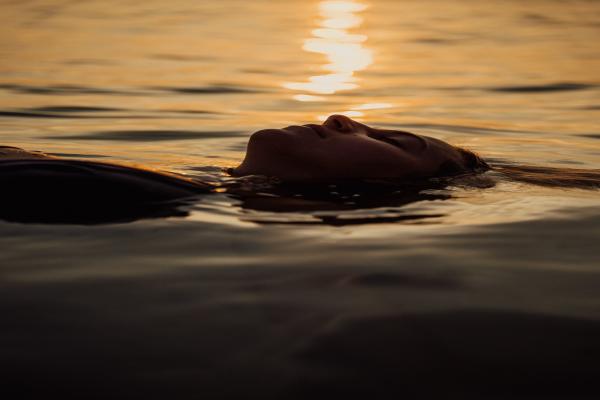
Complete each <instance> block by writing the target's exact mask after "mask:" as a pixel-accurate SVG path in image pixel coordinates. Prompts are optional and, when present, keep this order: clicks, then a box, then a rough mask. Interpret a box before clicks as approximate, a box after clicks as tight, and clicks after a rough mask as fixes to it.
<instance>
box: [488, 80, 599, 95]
mask: <svg viewBox="0 0 600 400" xmlns="http://www.w3.org/2000/svg"><path fill="white" fill-rule="evenodd" d="M593 87H596V85H591V84H585V83H572V82H558V83H549V84H547V85H523V86H499V87H493V88H489V89H488V90H489V91H492V92H504V93H545V92H564V91H571V90H584V89H590V88H593Z"/></svg>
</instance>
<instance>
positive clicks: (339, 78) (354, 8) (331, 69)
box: [283, 1, 373, 101]
mask: <svg viewBox="0 0 600 400" xmlns="http://www.w3.org/2000/svg"><path fill="white" fill-rule="evenodd" d="M366 8H367V6H366V5H364V4H362V3H360V2H356V1H323V2H321V3H320V4H319V16H320V17H321V19H320V20H319V27H318V28H316V29H314V30H313V31H312V32H311V33H312V37H310V38H308V39H306V40H305V41H304V45H303V47H302V48H303V50H305V51H307V52H311V53H319V54H324V55H325V56H326V57H327V61H328V63H327V64H325V65H323V67H322V69H323V70H325V71H327V73H325V74H321V75H315V76H311V77H310V78H309V79H308V82H288V83H285V84H284V85H283V86H284V87H285V88H288V89H292V90H297V91H302V92H308V93H311V94H307V93H304V94H300V95H295V96H294V97H293V98H294V99H295V100H298V101H322V100H324V98H323V97H321V96H314V94H316V95H330V94H334V93H336V92H338V91H342V90H352V89H356V88H357V87H358V84H357V80H356V77H355V76H354V73H355V72H356V71H360V70H364V69H365V68H367V67H368V66H369V65H371V64H372V63H373V55H372V52H371V50H369V49H367V48H366V47H364V46H363V43H364V42H365V41H366V40H367V36H366V35H359V34H354V33H350V32H348V30H349V29H352V28H357V27H359V26H360V25H361V24H362V22H363V19H362V17H360V16H359V15H357V13H359V12H361V11H364V10H365V9H366Z"/></svg>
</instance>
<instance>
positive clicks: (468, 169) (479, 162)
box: [436, 147, 490, 176]
mask: <svg viewBox="0 0 600 400" xmlns="http://www.w3.org/2000/svg"><path fill="white" fill-rule="evenodd" d="M455 149H456V150H458V152H459V154H460V156H461V157H462V163H458V162H456V161H454V160H447V161H444V162H443V163H442V164H441V165H440V168H439V169H438V172H437V174H436V175H437V176H455V175H462V174H468V173H480V172H485V171H487V170H489V169H490V166H489V165H488V163H486V162H485V161H484V160H483V159H482V158H481V157H479V156H478V155H477V154H475V153H474V152H472V151H471V150H467V149H463V148H462V147H455Z"/></svg>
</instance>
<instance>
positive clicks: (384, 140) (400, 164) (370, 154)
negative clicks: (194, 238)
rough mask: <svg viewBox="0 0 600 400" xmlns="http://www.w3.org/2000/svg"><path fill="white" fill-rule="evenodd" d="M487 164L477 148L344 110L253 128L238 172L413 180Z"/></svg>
mask: <svg viewBox="0 0 600 400" xmlns="http://www.w3.org/2000/svg"><path fill="white" fill-rule="evenodd" d="M488 169H489V166H488V164H487V163H486V162H485V161H483V159H481V158H480V157H478V156H477V155H475V154H474V153H472V152H470V151H468V150H465V149H462V148H460V147H456V146H452V145H451V144H448V143H446V142H444V141H442V140H439V139H435V138H432V137H428V136H421V135H415V134H413V133H410V132H405V131H398V130H388V129H379V128H372V127H369V126H367V125H364V124H361V123H359V122H357V121H354V120H352V119H350V118H348V117H346V116H343V115H332V116H330V117H329V118H327V120H325V122H324V123H323V124H322V125H316V124H309V125H303V126H289V127H287V128H283V129H265V130H261V131H258V132H255V133H254V134H253V135H252V136H251V137H250V141H249V142H248V149H247V152H246V157H245V158H244V161H243V162H242V163H241V164H240V165H239V166H238V167H236V168H232V169H230V173H231V174H232V175H234V176H244V175H266V176H274V177H277V178H280V179H281V180H284V181H298V182H318V181H336V180H348V179H352V180H356V179H386V178H388V179H394V180H407V179H409V180H414V179H423V178H430V177H439V176H451V175H458V174H464V173H478V172H484V171H486V170H488Z"/></svg>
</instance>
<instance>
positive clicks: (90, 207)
mask: <svg viewBox="0 0 600 400" xmlns="http://www.w3.org/2000/svg"><path fill="white" fill-rule="evenodd" d="M0 187H1V188H2V196H0V219H3V220H6V221H11V222H22V223H47V224H84V225H85V224H105V223H116V222H130V221H135V220H139V219H145V218H159V217H169V216H183V215H187V212H186V211H184V210H183V209H182V207H183V206H184V205H186V204H187V203H188V201H187V200H188V199H193V198H195V197H196V196H198V195H200V194H203V193H208V192H209V191H210V187H209V186H208V185H205V184H202V183H200V182H195V181H191V180H189V179H185V178H184V177H178V176H175V175H169V174H164V173H158V172H154V171H150V170H142V169H137V168H130V167H124V166H119V165H112V164H104V163H100V162H93V161H78V160H54V159H43V158H42V159H26V160H23V159H12V160H11V159H7V160H0Z"/></svg>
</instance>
